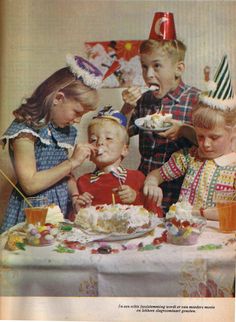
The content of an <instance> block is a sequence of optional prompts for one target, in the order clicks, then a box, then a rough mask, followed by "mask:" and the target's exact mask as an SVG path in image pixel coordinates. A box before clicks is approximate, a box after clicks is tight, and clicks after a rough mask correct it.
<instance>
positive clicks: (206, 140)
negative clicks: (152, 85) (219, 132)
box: [203, 138, 211, 146]
mask: <svg viewBox="0 0 236 322" xmlns="http://www.w3.org/2000/svg"><path fill="white" fill-rule="evenodd" d="M203 144H204V146H210V145H211V140H210V139H208V138H206V139H205V140H204V143H203Z"/></svg>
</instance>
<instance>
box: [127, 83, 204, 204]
mask: <svg viewBox="0 0 236 322" xmlns="http://www.w3.org/2000/svg"><path fill="white" fill-rule="evenodd" d="M198 94H199V90H198V89H196V88H194V87H191V86H188V85H186V84H184V83H183V82H182V81H181V82H180V84H179V86H178V87H177V88H176V89H175V90H174V91H173V92H170V93H168V94H167V95H166V96H165V97H164V98H163V99H162V100H160V99H157V98H156V97H154V95H153V94H152V92H151V91H148V92H146V93H144V94H143V95H142V97H141V98H140V99H139V101H138V102H137V106H136V108H135V110H134V113H133V115H132V117H131V119H130V122H129V135H130V136H133V135H136V134H139V152H140V154H141V161H140V165H139V170H140V171H142V172H143V173H144V174H145V175H147V174H148V173H149V172H150V171H152V170H154V169H157V168H159V167H161V166H162V165H163V164H164V163H165V162H166V161H168V160H169V158H170V156H171V154H172V153H173V152H175V151H178V150H180V149H182V148H184V147H190V146H191V143H190V142H189V141H188V140H187V139H185V138H180V139H178V140H174V141H172V140H168V139H165V138H162V137H160V136H159V135H158V134H157V133H155V132H152V131H143V130H140V129H139V128H138V127H137V126H136V125H135V124H134V121H135V120H136V119H138V118H140V117H145V116H146V115H148V114H153V113H156V112H158V111H159V110H160V107H161V105H163V111H164V112H166V113H172V115H173V119H175V120H179V121H182V122H185V123H189V124H191V114H192V113H191V112H192V106H193V104H194V103H195V102H196V101H197V97H198ZM181 184H182V178H180V179H178V180H174V181H173V182H169V183H164V184H163V191H164V200H163V207H164V208H166V209H167V208H168V207H169V206H170V205H171V204H172V203H173V202H176V201H177V199H178V195H179V191H180V187H181Z"/></svg>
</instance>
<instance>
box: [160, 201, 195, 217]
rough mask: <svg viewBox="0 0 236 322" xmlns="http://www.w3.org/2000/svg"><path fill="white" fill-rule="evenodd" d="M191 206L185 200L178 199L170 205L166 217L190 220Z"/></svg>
mask: <svg viewBox="0 0 236 322" xmlns="http://www.w3.org/2000/svg"><path fill="white" fill-rule="evenodd" d="M192 209H193V206H192V205H191V204H190V203H189V202H188V201H186V200H183V201H179V202H177V203H174V204H173V205H171V206H170V209H169V211H168V213H167V214H166V219H171V218H176V219H178V220H191V219H193V216H192Z"/></svg>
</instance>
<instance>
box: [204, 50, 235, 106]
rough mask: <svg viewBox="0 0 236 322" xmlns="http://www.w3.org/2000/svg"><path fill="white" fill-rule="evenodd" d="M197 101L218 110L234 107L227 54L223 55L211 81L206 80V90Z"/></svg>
mask: <svg viewBox="0 0 236 322" xmlns="http://www.w3.org/2000/svg"><path fill="white" fill-rule="evenodd" d="M199 101H200V102H202V103H204V104H207V105H208V106H210V107H212V108H215V109H220V110H226V109H233V108H236V97H235V95H234V91H233V88H232V83H231V78H230V71H229V64H228V59H227V55H224V56H223V58H222V61H221V63H220V65H219V67H218V69H217V71H216V74H215V77H214V80H213V82H211V81H209V82H208V92H203V93H202V94H201V95H200V97H199Z"/></svg>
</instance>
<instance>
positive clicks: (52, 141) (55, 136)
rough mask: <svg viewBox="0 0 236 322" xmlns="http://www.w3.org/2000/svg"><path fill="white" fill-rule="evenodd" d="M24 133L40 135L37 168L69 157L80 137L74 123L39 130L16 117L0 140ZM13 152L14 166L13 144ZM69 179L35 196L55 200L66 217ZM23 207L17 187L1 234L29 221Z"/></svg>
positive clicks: (5, 140) (48, 167)
mask: <svg viewBox="0 0 236 322" xmlns="http://www.w3.org/2000/svg"><path fill="white" fill-rule="evenodd" d="M22 133H30V134H32V135H33V136H34V137H36V141H35V144H34V145H35V160H36V168H37V171H42V170H47V169H51V168H53V167H55V166H56V165H58V164H60V163H61V162H63V161H65V160H67V159H68V150H69V149H72V148H73V147H74V144H75V140H76V136H77V130H76V128H75V127H74V126H67V127H65V128H56V127H55V126H54V125H53V124H51V123H49V124H47V125H46V126H44V127H43V128H40V129H35V128H32V127H29V126H27V125H26V124H24V123H19V122H17V121H16V120H14V121H13V122H12V123H11V125H10V126H9V128H8V129H7V130H6V132H5V133H4V134H3V136H2V137H1V138H0V140H1V141H3V143H4V145H5V144H6V143H9V140H10V139H14V138H16V137H17V136H18V135H20V134H22ZM9 153H10V157H11V160H12V163H13V166H14V153H13V150H12V148H11V145H10V144H9ZM67 179H68V178H67V177H65V178H63V179H62V180H60V181H59V182H57V183H56V184H54V185H53V186H51V187H50V188H48V189H46V190H44V191H42V192H40V193H39V194H37V195H35V196H37V197H47V199H48V202H49V204H51V203H54V204H56V205H58V206H59V207H60V209H61V211H62V213H63V214H64V216H65V217H66V214H67V206H68V186H67ZM17 187H18V188H19V189H20V190H21V187H20V185H19V183H17ZM23 207H24V200H23V198H22V197H21V195H20V194H19V193H18V192H17V191H16V190H15V189H13V191H12V193H11V196H10V199H9V203H8V207H7V210H6V213H5V216H4V219H3V224H2V226H1V228H0V233H2V232H4V231H5V230H7V229H9V228H10V227H12V226H14V225H16V224H17V223H20V222H23V221H24V220H25V215H24V212H23Z"/></svg>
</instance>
